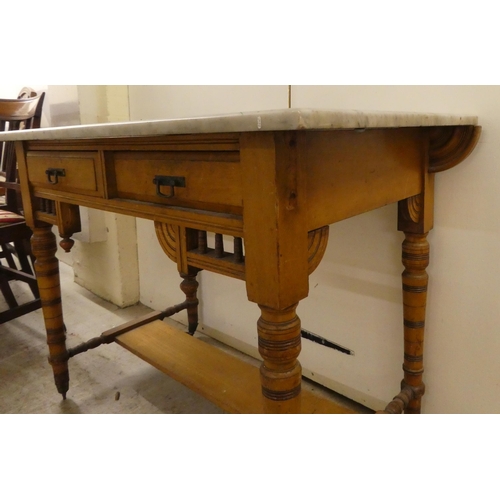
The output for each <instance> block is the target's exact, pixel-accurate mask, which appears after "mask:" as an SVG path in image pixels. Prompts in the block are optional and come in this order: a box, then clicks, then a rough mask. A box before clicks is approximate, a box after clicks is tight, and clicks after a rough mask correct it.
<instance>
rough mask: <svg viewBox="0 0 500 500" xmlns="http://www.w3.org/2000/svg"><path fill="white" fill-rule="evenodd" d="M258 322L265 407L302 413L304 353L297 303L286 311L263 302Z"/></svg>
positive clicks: (276, 411) (268, 411)
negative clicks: (278, 309) (299, 359)
mask: <svg viewBox="0 0 500 500" xmlns="http://www.w3.org/2000/svg"><path fill="white" fill-rule="evenodd" d="M259 307H260V309H261V317H260V319H259V320H258V322H257V329H258V333H259V352H260V354H261V356H262V357H263V359H264V361H263V362H262V365H261V368H260V374H261V383H262V394H263V396H264V410H265V411H266V412H267V413H300V397H299V395H300V387H301V378H302V368H301V366H300V363H299V361H298V360H297V357H298V355H299V353H300V319H299V317H298V316H297V315H296V313H295V309H296V307H297V304H295V305H294V306H292V307H289V308H288V309H285V310H284V311H276V310H274V309H270V308H268V307H263V306H259Z"/></svg>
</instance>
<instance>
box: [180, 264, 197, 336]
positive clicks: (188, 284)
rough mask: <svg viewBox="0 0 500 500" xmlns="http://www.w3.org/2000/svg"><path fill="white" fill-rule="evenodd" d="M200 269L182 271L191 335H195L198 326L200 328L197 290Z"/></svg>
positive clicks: (182, 284)
mask: <svg viewBox="0 0 500 500" xmlns="http://www.w3.org/2000/svg"><path fill="white" fill-rule="evenodd" d="M197 274H198V270H192V269H191V268H190V269H189V272H188V273H180V276H181V278H183V280H182V283H181V285H180V287H181V290H182V291H183V292H184V294H185V295H186V302H187V303H188V306H187V314H188V332H189V334H190V335H194V333H195V332H196V328H198V303H199V301H198V297H197V296H196V292H197V290H198V281H197V280H196V276H197Z"/></svg>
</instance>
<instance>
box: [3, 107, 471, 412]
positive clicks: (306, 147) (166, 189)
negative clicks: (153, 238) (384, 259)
mask: <svg viewBox="0 0 500 500" xmlns="http://www.w3.org/2000/svg"><path fill="white" fill-rule="evenodd" d="M479 134H480V127H478V126H477V119H476V118H475V117H464V116H448V115H430V114H412V113H399V114H398V113H361V112H354V111H353V112H349V111H324V110H300V109H289V110H281V111H268V112H262V113H242V114H236V115H225V116H213V117H203V118H195V119H183V120H161V121H152V122H137V123H133V122H131V123H121V124H106V125H90V126H79V127H63V128H48V129H40V130H33V131H31V130H29V131H24V132H23V131H21V132H10V133H4V134H0V138H2V139H4V140H14V141H17V142H16V151H17V156H18V162H19V177H20V182H21V185H22V194H23V200H24V207H25V212H26V219H27V222H28V224H29V225H30V227H31V228H32V229H33V233H34V235H33V240H32V245H33V252H34V255H35V256H36V265H35V267H36V272H37V279H38V282H39V286H40V294H41V297H42V301H43V314H44V320H45V326H46V330H47V342H48V346H49V352H50V357H49V361H50V364H51V365H52V368H53V371H54V376H55V382H56V386H57V389H58V391H59V392H60V393H61V394H62V395H63V397H65V396H66V392H67V391H68V387H69V375H68V360H69V359H70V358H71V357H72V356H74V355H76V354H78V353H81V352H84V351H86V350H87V349H89V348H93V347H96V346H98V345H100V344H102V343H109V342H112V341H115V342H117V343H118V344H120V345H123V346H124V347H125V348H127V349H129V350H131V351H132V352H134V353H136V354H137V355H139V356H141V357H142V358H143V359H145V360H147V361H148V362H150V363H151V364H153V365H154V366H157V367H158V368H159V369H161V370H163V371H164V372H165V373H168V374H169V375H171V376H173V377H175V378H177V379H178V380H180V381H181V382H183V383H185V384H186V385H188V386H189V387H191V388H193V389H195V390H197V391H199V392H200V393H201V394H202V395H204V396H205V397H207V398H209V399H211V400H213V401H215V402H216V403H217V404H218V405H219V406H220V407H221V408H223V409H225V410H227V411H233V412H246V413H250V412H337V411H342V410H341V409H340V408H339V407H337V406H336V405H334V404H332V403H329V402H327V401H323V400H321V399H319V398H317V397H315V396H314V395H311V394H310V393H308V392H306V391H305V390H302V391H301V366H300V363H299V362H298V360H297V357H298V355H299V353H300V346H301V329H300V320H299V318H298V317H297V315H296V312H295V311H296V307H297V305H298V303H299V301H300V300H301V299H303V298H305V297H307V295H308V286H309V283H308V278H309V275H310V274H311V272H312V271H313V270H314V269H315V268H316V267H317V266H318V264H319V262H320V261H321V258H322V256H323V253H324V251H325V248H326V244H327V240H328V226H329V224H332V223H334V222H337V221H340V220H343V219H346V218H348V217H352V216H355V215H357V214H361V213H363V212H366V211H369V210H373V209H376V208H378V207H381V206H384V205H387V204H389V203H394V202H398V229H399V230H400V231H403V232H404V234H405V239H404V242H403V250H402V260H403V265H404V272H403V279H402V281H403V307H404V339H405V342H404V345H405V347H404V364H403V370H404V379H403V382H402V386H401V392H400V393H399V394H398V395H397V396H396V397H395V398H394V400H393V401H392V402H390V403H389V404H388V406H387V408H386V410H385V411H386V412H389V413H397V412H399V413H401V412H403V411H405V412H412V413H418V412H420V407H421V397H422V395H423V394H424V383H423V381H422V372H423V340H424V325H425V307H426V298H427V281H428V279H427V273H426V267H427V264H428V261H429V246H428V243H427V240H426V236H427V233H428V232H429V230H430V229H431V228H432V225H433V198H434V175H435V173H437V172H440V171H442V170H445V169H448V168H451V167H454V166H455V165H457V164H458V163H460V162H461V161H462V160H463V159H464V158H465V157H467V156H468V155H469V153H470V152H471V151H472V150H473V149H474V147H475V145H476V143H477V140H478V137H479ZM80 205H82V206H87V207H92V208H96V209H102V210H107V211H112V212H116V213H121V214H127V215H132V216H135V217H141V218H145V219H151V220H153V221H154V223H155V228H156V233H157V236H158V240H159V242H160V244H161V246H162V248H163V250H164V251H165V253H166V254H167V255H168V256H169V257H170V258H171V259H172V260H174V261H175V262H176V263H177V267H178V270H179V273H180V275H181V277H182V279H183V281H182V283H181V289H182V290H183V292H184V294H185V295H186V300H184V301H183V302H182V303H180V304H179V305H177V306H174V307H171V308H168V309H166V310H165V311H159V312H157V313H153V314H151V315H149V316H148V317H147V318H141V319H139V320H137V321H135V322H132V323H130V324H127V325H124V326H123V327H119V328H115V329H113V330H110V331H108V332H104V333H103V334H102V335H101V336H100V337H97V338H95V339H92V340H90V341H89V342H86V343H84V344H82V345H80V346H77V347H76V348H73V349H67V348H66V345H65V328H64V324H63V315H62V305H61V293H60V284H59V274H58V262H57V259H56V258H55V252H56V243H55V238H54V236H53V233H52V231H51V229H52V226H53V225H57V226H58V228H59V233H60V235H61V237H62V241H61V245H62V246H63V248H65V249H66V250H67V251H69V249H70V248H71V246H72V240H71V236H72V234H73V233H75V232H78V231H79V230H80V219H79V209H78V207H79V206H80ZM211 233H213V234H215V236H213V237H210V236H209V237H207V234H208V235H210V234H211ZM223 235H226V236H230V237H233V238H234V250H233V249H232V251H230V252H229V251H227V249H224V239H223ZM212 240H213V241H215V244H214V245H212V246H213V247H211V246H210V244H209V243H208V242H210V241H212ZM226 240H227V238H226ZM202 269H205V270H208V271H212V272H216V273H220V274H224V275H227V276H231V277H233V278H236V279H241V280H245V282H246V289H247V294H248V300H250V301H252V302H255V303H256V304H257V305H258V306H259V308H260V310H261V316H260V319H259V320H258V323H257V329H258V339H259V340H258V343H259V352H260V354H261V356H262V358H263V362H262V365H261V368H260V375H259V370H258V369H254V368H252V367H250V366H249V365H247V364H246V363H244V362H239V361H238V360H236V361H235V360H234V358H227V356H226V355H224V354H223V353H222V354H221V353H220V351H218V350H216V349H214V348H211V349H213V350H211V349H210V348H209V349H208V350H207V349H206V347H207V346H206V345H205V344H203V343H202V342H201V341H200V340H198V339H196V338H194V337H191V336H189V335H186V334H185V333H181V332H178V331H175V330H174V329H172V328H171V327H169V326H168V325H166V323H165V322H163V321H161V320H162V319H163V318H164V317H166V316H169V315H171V314H173V313H175V312H177V311H180V310H183V309H186V310H187V313H188V320H189V332H190V333H191V334H193V333H194V331H195V330H196V326H197V304H198V300H197V297H196V290H197V286H198V283H197V281H196V276H197V273H198V272H199V271H200V270H202ZM201 344H203V346H202V345H201ZM208 347H210V346H208ZM260 388H261V390H260Z"/></svg>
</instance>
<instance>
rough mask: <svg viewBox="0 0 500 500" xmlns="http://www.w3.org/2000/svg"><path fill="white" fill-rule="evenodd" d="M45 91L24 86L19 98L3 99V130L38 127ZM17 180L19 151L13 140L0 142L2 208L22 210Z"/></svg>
mask: <svg viewBox="0 0 500 500" xmlns="http://www.w3.org/2000/svg"><path fill="white" fill-rule="evenodd" d="M44 98H45V93H43V92H42V93H40V94H37V93H36V92H35V91H34V90H33V89H30V88H28V87H25V88H23V89H22V90H21V92H20V93H19V97H18V98H17V99H0V131H2V132H4V131H7V130H23V129H30V128H39V127H40V122H41V116H42V107H43V101H44ZM17 182H18V175H17V160H16V151H15V146H14V143H13V142H5V143H4V142H0V188H3V190H4V191H5V194H4V196H5V202H4V203H3V204H0V208H1V209H4V210H8V211H10V212H15V213H18V214H21V213H22V204H21V198H20V193H19V189H13V188H12V184H14V183H17Z"/></svg>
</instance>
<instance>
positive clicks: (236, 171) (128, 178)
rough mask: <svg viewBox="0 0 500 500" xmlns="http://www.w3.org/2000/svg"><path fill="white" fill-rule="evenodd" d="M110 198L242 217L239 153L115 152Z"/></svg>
mask: <svg viewBox="0 0 500 500" xmlns="http://www.w3.org/2000/svg"><path fill="white" fill-rule="evenodd" d="M112 170H113V172H114V178H113V179H110V180H108V183H109V185H110V186H111V185H114V189H111V188H110V193H109V194H110V197H112V196H113V195H112V194H111V191H114V196H116V197H117V198H123V199H128V200H138V201H143V202H149V203H155V204H166V205H172V206H180V207H190V208H199V209H206V210H215V211H226V212H233V213H239V212H241V207H242V205H243V201H242V195H241V173H240V163H239V153H238V152H233V151H231V152H221V151H218V152H115V153H114V155H113V169H112Z"/></svg>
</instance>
